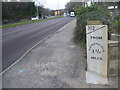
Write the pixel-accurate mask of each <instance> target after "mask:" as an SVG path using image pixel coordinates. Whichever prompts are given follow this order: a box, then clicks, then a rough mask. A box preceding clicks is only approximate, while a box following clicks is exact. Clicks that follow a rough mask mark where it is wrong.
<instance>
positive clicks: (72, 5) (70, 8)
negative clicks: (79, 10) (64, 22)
mask: <svg viewBox="0 0 120 90" xmlns="http://www.w3.org/2000/svg"><path fill="white" fill-rule="evenodd" d="M82 4H83V3H82V2H79V3H78V2H68V3H67V4H66V5H65V7H66V10H67V11H68V12H69V13H70V12H72V11H74V8H75V7H76V6H77V5H82Z"/></svg>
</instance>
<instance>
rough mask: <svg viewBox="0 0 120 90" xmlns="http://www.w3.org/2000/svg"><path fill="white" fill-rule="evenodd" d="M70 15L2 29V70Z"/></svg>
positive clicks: (64, 22) (65, 22)
mask: <svg viewBox="0 0 120 90" xmlns="http://www.w3.org/2000/svg"><path fill="white" fill-rule="evenodd" d="M71 20H73V18H72V17H64V18H59V19H52V20H46V21H41V22H35V23H30V24H25V25H20V26H14V27H9V28H4V29H3V30H2V70H5V69H6V68H7V67H9V66H10V65H11V64H13V63H14V62H15V61H16V60H18V59H19V58H20V57H21V56H22V55H23V54H24V53H25V52H26V51H27V50H28V49H29V48H31V47H32V46H33V45H35V44H36V43H38V42H39V41H40V40H42V39H44V38H45V37H46V36H48V35H49V34H52V33H54V32H55V31H57V30H59V29H60V28H62V27H63V26H64V25H66V24H67V23H68V22H70V21H71Z"/></svg>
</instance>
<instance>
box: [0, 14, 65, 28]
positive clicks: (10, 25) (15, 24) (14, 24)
mask: <svg viewBox="0 0 120 90" xmlns="http://www.w3.org/2000/svg"><path fill="white" fill-rule="evenodd" d="M62 17H63V16H57V17H53V18H46V19H40V20H34V21H25V22H20V23H13V24H9V25H3V26H0V28H6V27H12V26H17V25H22V24H28V23H33V22H40V21H44V20H51V19H57V18H62Z"/></svg>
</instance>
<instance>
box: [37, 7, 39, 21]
mask: <svg viewBox="0 0 120 90" xmlns="http://www.w3.org/2000/svg"><path fill="white" fill-rule="evenodd" d="M37 18H38V19H39V13H38V5H37Z"/></svg>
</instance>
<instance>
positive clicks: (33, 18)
mask: <svg viewBox="0 0 120 90" xmlns="http://www.w3.org/2000/svg"><path fill="white" fill-rule="evenodd" d="M38 19H39V18H38V17H37V16H36V17H32V18H31V20H38Z"/></svg>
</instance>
